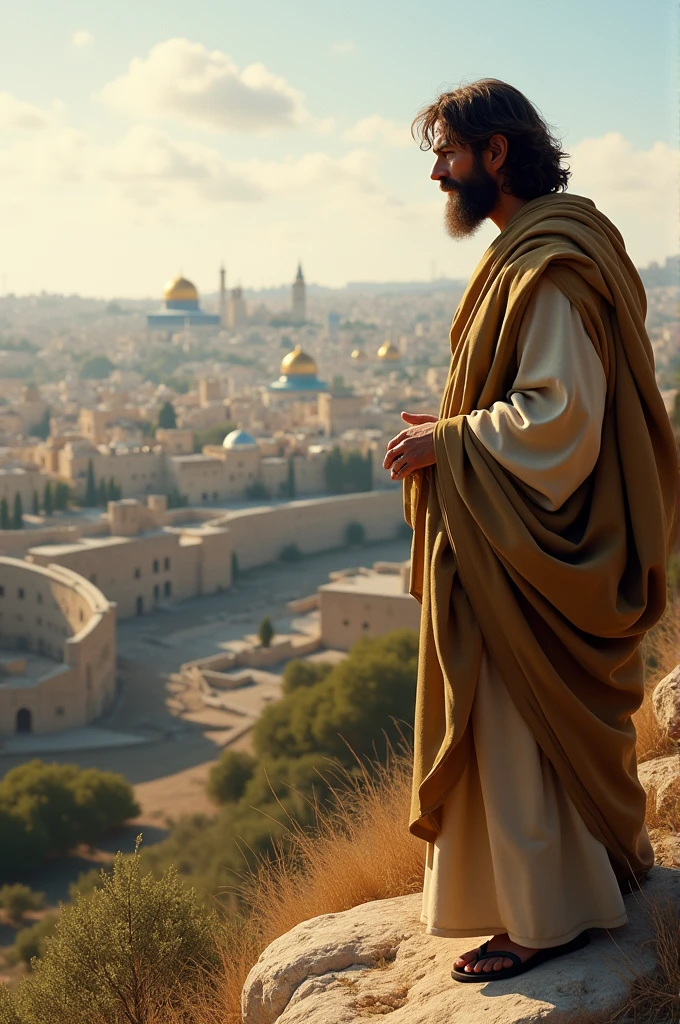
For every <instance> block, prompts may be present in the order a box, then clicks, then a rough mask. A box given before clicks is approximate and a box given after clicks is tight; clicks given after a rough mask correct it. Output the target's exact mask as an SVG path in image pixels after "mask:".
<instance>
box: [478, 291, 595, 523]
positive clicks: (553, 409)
mask: <svg viewBox="0 0 680 1024" xmlns="http://www.w3.org/2000/svg"><path fill="white" fill-rule="evenodd" d="M517 358H518V369H517V376H516V378H515V380H514V382H513V385H512V387H511V389H510V391H509V392H508V394H507V401H502V402H501V401H499V402H494V403H493V405H492V406H490V408H488V409H476V410H475V411H474V412H471V413H469V414H468V416H467V420H468V425H469V427H470V429H471V430H472V431H473V432H474V433H475V435H476V437H477V438H478V439H479V440H480V441H481V443H482V444H483V445H484V447H485V448H486V449H487V450H488V451H489V452H490V454H491V455H493V457H494V458H495V459H496V461H497V462H498V463H500V465H501V466H503V467H504V468H505V469H506V470H508V471H509V472H510V473H512V474H513V475H514V476H515V477H517V478H518V480H519V481H520V482H521V483H522V484H524V485H525V487H526V489H527V490H528V492H529V494H530V496H531V497H532V498H533V500H534V501H535V502H536V503H537V504H538V505H540V506H542V507H543V508H545V509H547V510H549V511H556V510H557V509H558V508H559V507H560V506H561V505H562V504H563V503H564V502H565V501H566V500H567V498H568V497H569V496H570V495H571V494H572V493H573V492H574V491H575V490H576V488H577V487H579V485H580V484H581V483H583V481H584V480H585V479H586V477H587V476H588V475H589V474H590V472H591V471H592V469H593V467H594V466H595V463H596V462H597V457H598V454H599V450H600V437H601V433H602V420H603V416H604V408H605V397H606V391H607V381H606V377H605V373H604V369H603V367H602V363H601V362H600V359H599V357H598V355H597V353H596V351H595V349H594V347H593V343H592V341H591V340H590V338H589V336H588V334H587V332H586V329H585V325H584V323H583V319H582V317H581V315H580V313H578V311H577V310H576V309H575V307H574V306H572V304H571V303H570V302H569V299H568V298H567V297H566V296H565V295H564V294H563V293H562V292H561V291H560V289H559V288H558V287H557V286H556V285H555V284H553V283H552V281H550V280H548V279H547V278H544V279H542V280H541V281H539V283H538V284H537V285H536V287H535V288H534V291H533V293H532V295H531V298H530V299H529V302H528V303H527V307H526V309H525V311H524V314H523V316H522V321H521V324H520V328H519V335H518V342H517Z"/></svg>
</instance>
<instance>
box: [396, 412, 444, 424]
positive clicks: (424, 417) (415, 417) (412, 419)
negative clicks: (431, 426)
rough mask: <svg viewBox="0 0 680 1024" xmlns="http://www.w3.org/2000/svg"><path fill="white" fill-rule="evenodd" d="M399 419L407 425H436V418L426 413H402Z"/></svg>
mask: <svg viewBox="0 0 680 1024" xmlns="http://www.w3.org/2000/svg"><path fill="white" fill-rule="evenodd" d="M401 418H402V419H403V420H406V422H407V423H436V422H437V418H438V417H437V416H432V415H431V414H430V413H428V412H402V413H401Z"/></svg>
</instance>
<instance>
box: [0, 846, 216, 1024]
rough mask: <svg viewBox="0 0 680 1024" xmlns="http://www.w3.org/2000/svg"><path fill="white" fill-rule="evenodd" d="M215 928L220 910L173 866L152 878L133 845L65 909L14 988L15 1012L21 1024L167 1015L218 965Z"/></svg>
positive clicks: (114, 1022) (134, 1022) (131, 1020)
mask: <svg viewBox="0 0 680 1024" xmlns="http://www.w3.org/2000/svg"><path fill="white" fill-rule="evenodd" d="M215 932H216V919H215V917H214V914H213V913H212V912H211V911H208V910H206V908H205V907H203V906H202V905H201V904H200V903H198V902H197V900H196V896H195V893H194V892H193V890H191V889H187V888H185V887H184V886H183V884H182V883H181V882H180V880H179V878H178V876H177V872H176V871H175V870H174V868H169V869H168V870H167V871H166V872H164V874H163V876H162V877H161V878H160V879H158V880H156V879H154V878H153V877H152V876H151V875H150V874H148V873H146V874H145V873H143V872H142V870H141V865H140V856H139V852H138V850H137V849H136V850H135V853H134V854H133V855H132V856H131V857H123V856H122V855H121V854H118V855H117V857H116V859H115V862H114V865H113V874H112V875H111V876H108V877H107V876H103V877H102V884H101V887H100V888H97V889H95V890H94V892H93V893H92V894H91V896H90V897H89V898H87V899H86V898H83V897H80V898H79V899H78V900H77V902H76V903H75V904H74V905H71V906H65V907H64V908H63V909H62V911H61V915H60V917H59V921H58V923H57V926H56V929H55V932H54V935H53V936H52V937H51V938H49V939H47V941H46V943H45V949H44V953H43V956H42V958H41V959H37V960H34V961H33V967H34V971H33V973H32V975H31V976H30V977H29V978H26V979H24V980H23V981H22V982H21V984H20V985H19V987H18V989H17V990H16V994H15V996H14V1006H15V1008H16V1011H15V1012H16V1015H17V1018H18V1020H19V1021H21V1022H22V1024H93V1022H94V1021H102V1022H103V1021H106V1024H147V1022H149V1024H150V1022H151V1021H161V1020H163V1019H165V1017H166V1016H170V1015H171V1014H172V1010H173V1008H174V1007H177V1006H178V1005H180V1003H184V1002H185V1000H186V997H187V995H190V994H191V992H192V991H198V990H200V988H201V987H202V985H204V984H205V983H206V980H207V978H206V972H208V971H212V970H215V969H216V968H217V967H218V964H219V955H218V951H217V945H216V941H215ZM1 1019H2V1018H0V1020H1ZM10 1019H11V1018H10Z"/></svg>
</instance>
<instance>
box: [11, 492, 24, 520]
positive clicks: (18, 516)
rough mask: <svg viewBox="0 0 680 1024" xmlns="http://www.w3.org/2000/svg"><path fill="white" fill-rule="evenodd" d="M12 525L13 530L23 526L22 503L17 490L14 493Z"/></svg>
mask: <svg viewBox="0 0 680 1024" xmlns="http://www.w3.org/2000/svg"><path fill="white" fill-rule="evenodd" d="M12 526H13V528H14V529H15V530H22V529H23V527H24V505H23V502H22V500H21V495H20V494H19V492H18V491H17V493H16V494H15V495H14V518H13V522H12Z"/></svg>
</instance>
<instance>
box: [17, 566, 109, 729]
mask: <svg viewBox="0 0 680 1024" xmlns="http://www.w3.org/2000/svg"><path fill="white" fill-rule="evenodd" d="M115 667H116V609H115V605H113V604H111V602H110V601H108V600H107V599H106V598H105V597H104V595H103V594H102V592H101V591H100V590H99V589H98V588H97V587H96V586H94V585H93V584H92V583H90V582H89V581H88V580H86V579H83V577H82V576H79V575H78V574H77V573H75V572H72V571H71V570H69V569H66V568H64V567H62V566H58V565H45V566H38V565H31V564H30V563H28V562H25V561H21V560H19V559H15V558H0V735H2V736H11V735H13V734H14V733H17V732H35V733H50V732H58V731H59V730H61V729H69V728H75V727H76V726H82V725H85V724H86V723H87V722H90V721H92V719H94V718H96V717H97V716H98V715H100V714H101V713H102V712H103V711H104V710H105V709H106V708H107V707H108V706H109V705H110V703H111V701H112V700H113V697H114V693H115Z"/></svg>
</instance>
